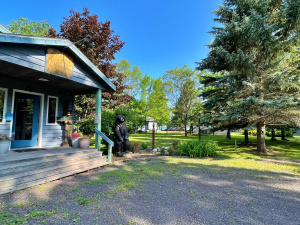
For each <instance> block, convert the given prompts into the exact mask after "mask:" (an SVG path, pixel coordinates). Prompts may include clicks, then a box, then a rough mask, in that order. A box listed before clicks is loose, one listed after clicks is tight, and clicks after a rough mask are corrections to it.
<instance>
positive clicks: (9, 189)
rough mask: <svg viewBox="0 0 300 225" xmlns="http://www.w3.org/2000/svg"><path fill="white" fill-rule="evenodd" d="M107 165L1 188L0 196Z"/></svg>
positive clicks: (87, 167) (89, 167)
mask: <svg viewBox="0 0 300 225" xmlns="http://www.w3.org/2000/svg"><path fill="white" fill-rule="evenodd" d="M107 164H109V163H108V162H99V163H97V164H94V165H89V166H84V167H83V168H82V167H81V168H77V169H75V170H72V171H62V172H61V173H58V174H55V175H50V176H47V177H45V176H44V177H43V178H41V179H35V180H32V181H30V182H27V183H22V184H19V185H15V186H11V187H9V188H6V189H4V188H1V189H0V195H1V194H5V193H9V192H12V191H17V190H21V189H24V188H28V187H32V186H35V185H39V184H43V183H45V182H48V181H53V180H57V179H60V178H63V177H67V176H71V175H74V174H77V173H81V172H84V171H88V170H91V169H95V168H97V167H101V166H105V165H107Z"/></svg>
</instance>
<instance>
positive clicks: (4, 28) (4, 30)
mask: <svg viewBox="0 0 300 225" xmlns="http://www.w3.org/2000/svg"><path fill="white" fill-rule="evenodd" d="M0 33H5V34H12V32H11V31H10V30H9V29H7V28H6V27H5V26H4V25H2V24H1V23H0Z"/></svg>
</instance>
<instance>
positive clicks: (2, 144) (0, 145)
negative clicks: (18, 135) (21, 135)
mask: <svg viewBox="0 0 300 225" xmlns="http://www.w3.org/2000/svg"><path fill="white" fill-rule="evenodd" d="M10 144H11V141H10V140H9V141H0V154H1V153H6V152H8V150H9V148H10Z"/></svg>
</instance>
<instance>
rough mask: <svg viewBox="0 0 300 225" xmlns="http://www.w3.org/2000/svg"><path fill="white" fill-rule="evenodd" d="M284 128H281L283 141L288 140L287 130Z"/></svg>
mask: <svg viewBox="0 0 300 225" xmlns="http://www.w3.org/2000/svg"><path fill="white" fill-rule="evenodd" d="M284 131H285V130H284V128H281V140H282V141H288V139H286V138H285V132H284Z"/></svg>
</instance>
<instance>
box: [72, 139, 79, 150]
mask: <svg viewBox="0 0 300 225" xmlns="http://www.w3.org/2000/svg"><path fill="white" fill-rule="evenodd" d="M72 146H73V148H78V147H79V138H72Z"/></svg>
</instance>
